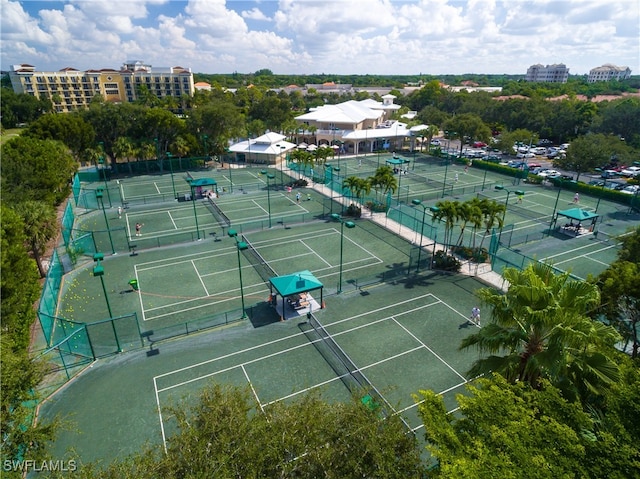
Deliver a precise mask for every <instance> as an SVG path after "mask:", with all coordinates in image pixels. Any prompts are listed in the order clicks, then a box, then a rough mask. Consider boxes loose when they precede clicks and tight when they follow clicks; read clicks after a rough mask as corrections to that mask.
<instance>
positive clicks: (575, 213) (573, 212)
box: [558, 208, 600, 221]
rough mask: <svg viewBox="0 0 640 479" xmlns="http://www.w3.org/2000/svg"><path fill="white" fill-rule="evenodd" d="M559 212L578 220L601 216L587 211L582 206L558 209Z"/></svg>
mask: <svg viewBox="0 0 640 479" xmlns="http://www.w3.org/2000/svg"><path fill="white" fill-rule="evenodd" d="M558 214H559V215H561V216H566V217H567V218H569V219H572V220H578V221H584V220H590V219H593V218H597V217H598V216H600V215H598V214H596V213H592V212H591V211H586V210H583V209H581V208H571V209H568V210H562V211H558Z"/></svg>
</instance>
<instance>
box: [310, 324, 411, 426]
mask: <svg viewBox="0 0 640 479" xmlns="http://www.w3.org/2000/svg"><path fill="white" fill-rule="evenodd" d="M307 318H308V321H307V324H308V325H309V326H310V329H308V328H307V330H306V331H304V332H305V335H306V336H307V338H309V339H310V340H311V343H312V344H313V345H314V346H315V348H316V349H317V350H318V352H319V353H320V354H321V355H322V357H323V358H324V359H325V361H327V363H328V364H329V366H331V368H332V369H333V370H334V372H335V373H336V374H337V375H338V377H339V378H340V380H341V381H342V382H343V383H344V385H345V386H346V387H347V388H348V389H349V391H351V392H352V393H353V394H359V393H363V392H364V393H366V394H368V395H369V396H370V397H371V398H372V399H373V402H374V404H375V407H376V408H378V409H380V411H381V413H382V415H383V417H387V416H388V415H389V414H395V410H394V409H393V407H392V406H391V404H389V402H388V401H387V400H386V399H385V398H384V396H383V395H382V394H380V391H378V389H377V388H376V387H375V386H374V385H373V384H371V381H369V379H367V377H366V376H365V375H364V373H363V372H362V371H361V370H360V369H358V368H357V367H356V365H355V364H354V362H353V361H352V360H351V358H350V357H349V356H348V355H347V353H345V352H344V350H343V349H342V348H341V347H340V345H338V343H336V341H335V339H333V337H332V336H331V335H330V334H329V332H328V331H327V330H326V328H325V327H324V326H323V325H322V324H320V321H318V320H317V318H316V317H315V316H314V315H313V314H312V313H309V314H308V315H307ZM303 325H304V323H303ZM303 325H301V326H300V327H301V328H302V326H303ZM303 330H304V329H303ZM312 331H313V332H314V333H315V336H317V339H313V336H311V335H310V334H309V333H310V332H312ZM400 419H401V420H402V423H403V424H404V425H405V427H406V428H407V430H408V431H409V432H411V433H413V430H412V429H411V426H409V424H408V423H407V422H406V420H405V419H404V418H403V417H401V416H400Z"/></svg>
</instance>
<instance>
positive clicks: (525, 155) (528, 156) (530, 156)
mask: <svg viewBox="0 0 640 479" xmlns="http://www.w3.org/2000/svg"><path fill="white" fill-rule="evenodd" d="M535 157H536V155H535V154H533V153H518V154H517V155H516V158H535Z"/></svg>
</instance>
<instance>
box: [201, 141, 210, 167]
mask: <svg viewBox="0 0 640 479" xmlns="http://www.w3.org/2000/svg"><path fill="white" fill-rule="evenodd" d="M208 139H209V135H202V141H203V142H204V156H205V160H204V161H205V162H206V161H207V158H209V148H208V145H207V140H208Z"/></svg>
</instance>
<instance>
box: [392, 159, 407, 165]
mask: <svg viewBox="0 0 640 479" xmlns="http://www.w3.org/2000/svg"><path fill="white" fill-rule="evenodd" d="M387 163H389V164H390V165H404V164H406V163H411V162H410V161H409V160H403V159H401V158H393V159H391V160H387Z"/></svg>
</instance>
